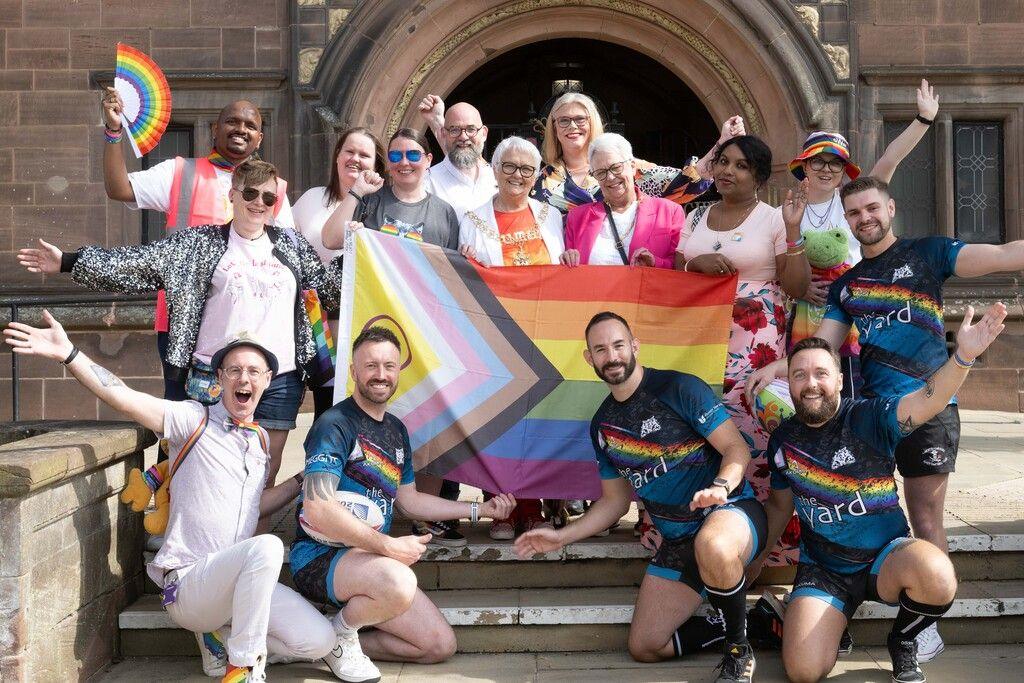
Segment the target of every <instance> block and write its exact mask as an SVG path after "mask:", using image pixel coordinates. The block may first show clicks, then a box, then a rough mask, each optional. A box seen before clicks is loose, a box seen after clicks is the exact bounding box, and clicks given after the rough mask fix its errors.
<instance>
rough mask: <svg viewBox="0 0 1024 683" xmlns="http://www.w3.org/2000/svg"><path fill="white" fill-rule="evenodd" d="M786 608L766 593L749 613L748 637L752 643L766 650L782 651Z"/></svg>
mask: <svg viewBox="0 0 1024 683" xmlns="http://www.w3.org/2000/svg"><path fill="white" fill-rule="evenodd" d="M785 612H786V607H785V606H784V605H783V604H782V603H781V602H780V601H779V599H778V598H776V597H775V596H774V595H772V594H771V593H770V592H769V591H765V592H764V594H763V595H761V597H759V598H758V599H757V602H756V603H754V606H753V607H752V608H751V609H750V611H749V612H747V637H748V638H749V639H750V642H751V643H752V644H754V645H756V646H757V647H758V649H764V650H781V649H782V619H783V615H784V614H785Z"/></svg>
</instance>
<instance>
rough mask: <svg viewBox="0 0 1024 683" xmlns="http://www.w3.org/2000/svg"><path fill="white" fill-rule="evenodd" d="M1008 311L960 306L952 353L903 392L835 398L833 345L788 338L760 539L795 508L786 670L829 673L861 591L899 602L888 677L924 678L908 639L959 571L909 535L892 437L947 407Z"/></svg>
mask: <svg viewBox="0 0 1024 683" xmlns="http://www.w3.org/2000/svg"><path fill="white" fill-rule="evenodd" d="M1005 318H1006V307H1005V306H1004V305H1003V304H1001V303H997V304H993V305H992V307H991V308H990V309H989V310H988V311H987V312H986V313H985V315H984V317H982V319H981V320H979V321H978V323H977V324H973V319H974V309H973V308H972V307H970V306H968V307H967V312H966V313H965V314H964V320H963V323H962V324H961V325H960V329H959V331H958V332H957V336H956V341H957V348H956V351H955V352H954V354H953V357H952V358H950V359H949V360H947V361H946V362H945V363H944V364H942V366H941V367H940V368H939V369H938V371H937V372H935V373H934V374H932V375H931V376H930V377H928V378H927V379H925V381H924V384H923V386H921V387H919V388H918V389H916V390H914V391H911V392H909V393H906V394H904V395H902V396H886V397H876V398H870V399H857V400H855V399H847V398H841V396H840V391H841V390H842V387H843V377H842V372H841V371H840V367H839V356H838V355H837V354H836V352H835V350H834V347H832V346H831V345H830V344H829V342H827V341H826V340H824V339H822V338H820V337H809V338H807V339H804V340H802V341H800V342H798V343H797V344H796V345H795V346H794V347H793V350H792V352H791V353H790V356H789V373H788V377H789V391H790V394H791V395H792V398H793V404H794V406H795V407H796V414H795V415H794V416H793V417H791V418H789V419H787V420H785V421H784V422H783V423H782V424H781V425H779V427H777V428H776V429H775V431H774V432H773V433H772V436H771V439H770V440H769V442H768V450H767V451H766V453H767V454H768V463H769V467H770V468H771V485H772V491H771V495H770V497H769V499H768V501H767V504H766V507H767V510H768V527H769V538H768V541H769V545H768V547H771V545H770V543H771V542H773V541H775V540H777V539H778V537H779V536H780V535H781V534H782V531H783V529H785V527H786V525H787V523H788V522H789V520H790V518H791V517H792V515H793V509H794V507H795V508H796V511H797V519H799V520H800V564H799V567H798V568H797V574H796V580H795V581H794V582H793V593H792V598H791V600H790V602H789V606H788V607H787V608H786V615H785V624H784V625H785V628H784V630H783V633H782V659H783V663H784V665H785V667H786V675H787V676H788V677H789V679H790V680H791V681H794V682H795V683H804V682H808V681H818V680H821V679H822V678H824V677H826V676H827V675H828V674H829V672H830V671H831V670H832V667H833V666H834V665H835V661H836V650H837V647H838V645H839V639H840V636H841V635H842V633H843V629H845V628H846V626H847V624H848V622H849V620H850V619H851V618H852V617H853V614H854V612H856V611H857V607H858V606H859V605H860V604H861V602H863V601H864V600H878V601H881V602H884V603H887V604H890V605H898V606H899V611H898V612H897V614H896V619H895V620H894V621H893V626H892V630H891V631H890V632H889V636H888V639H887V645H888V649H889V655H890V657H891V659H892V680H893V681H894V682H896V683H922V682H923V681H924V680H925V676H924V673H923V672H922V671H921V669H920V667H919V666H918V660H917V642H916V640H915V639H916V637H917V635H918V634H919V633H921V632H922V631H923V630H924V629H926V628H928V627H930V626H931V625H932V624H934V623H935V622H936V621H937V620H938V619H939V618H940V617H941V616H942V615H943V614H945V613H946V611H948V610H949V608H950V607H951V606H952V604H953V598H954V596H955V595H956V588H957V582H956V575H955V573H954V571H953V564H952V563H951V562H950V560H949V558H948V557H947V556H946V554H945V553H944V552H943V549H941V548H939V547H937V546H936V545H935V544H934V543H932V542H930V541H928V540H926V539H915V538H910V528H909V527H908V525H907V518H906V517H905V516H904V514H903V510H902V508H900V505H899V495H898V493H897V489H896V481H895V479H894V477H893V474H894V471H895V468H896V453H897V451H898V449H897V444H898V443H899V442H900V440H901V439H902V438H903V437H905V436H906V435H907V434H910V433H911V432H912V431H913V430H914V427H915V425H920V424H925V423H927V422H928V421H929V420H930V419H932V418H933V417H934V416H935V415H937V414H939V413H941V412H942V411H943V410H945V408H946V405H947V404H948V403H949V400H950V399H951V398H952V397H953V394H954V393H956V390H957V389H958V388H959V387H960V385H961V383H963V381H964V379H965V378H966V377H967V373H968V371H969V369H970V367H971V366H972V365H973V364H974V361H975V359H976V358H977V357H978V356H979V355H980V354H981V353H982V352H984V351H985V349H987V348H988V346H989V344H991V343H992V341H993V340H994V339H995V338H996V336H998V334H999V333H1000V332H1001V331H1002V330H1003V327H1004V326H1003V320H1004V319H1005ZM763 560H764V558H763V557H761V558H759V562H762V561H763Z"/></svg>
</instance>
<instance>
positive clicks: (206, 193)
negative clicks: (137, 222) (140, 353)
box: [153, 157, 288, 332]
mask: <svg viewBox="0 0 1024 683" xmlns="http://www.w3.org/2000/svg"><path fill="white" fill-rule="evenodd" d="M287 190H288V182H287V181H286V180H284V179H282V178H278V179H277V203H276V204H274V211H273V213H274V216H277V214H278V213H280V212H281V207H282V206H283V205H284V197H285V192H286V191H287ZM229 220H231V202H230V201H228V198H227V197H225V196H224V195H223V194H222V193H221V189H220V183H218V182H217V167H216V166H214V165H213V164H212V163H210V160H209V159H206V158H205V157H204V158H201V159H183V158H182V157H175V158H174V179H173V180H172V181H171V196H170V201H169V202H168V208H167V233H168V234H170V233H173V232H177V231H178V230H181V229H182V228H189V227H193V226H199V225H223V224H224V223H227V222H228V221H229ZM153 329H155V330H156V331H158V332H166V331H167V330H168V329H169V327H168V320H167V300H166V298H165V297H164V293H163V290H161V291H159V292H157V299H156V324H155V325H154V326H153Z"/></svg>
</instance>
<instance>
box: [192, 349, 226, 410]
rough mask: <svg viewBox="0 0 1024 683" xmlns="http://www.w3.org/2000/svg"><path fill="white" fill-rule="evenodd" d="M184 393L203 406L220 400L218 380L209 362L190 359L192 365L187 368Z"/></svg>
mask: <svg viewBox="0 0 1024 683" xmlns="http://www.w3.org/2000/svg"><path fill="white" fill-rule="evenodd" d="M185 395H186V396H188V397H189V398H190V399H192V400H193V401H199V402H200V403H202V404H203V405H204V406H212V405H215V404H216V403H217V402H218V401H220V382H218V381H217V373H216V372H215V371H214V369H213V367H212V366H210V364H209V363H204V362H202V361H201V360H196V359H193V360H192V367H190V368H189V369H188V377H187V378H186V379H185Z"/></svg>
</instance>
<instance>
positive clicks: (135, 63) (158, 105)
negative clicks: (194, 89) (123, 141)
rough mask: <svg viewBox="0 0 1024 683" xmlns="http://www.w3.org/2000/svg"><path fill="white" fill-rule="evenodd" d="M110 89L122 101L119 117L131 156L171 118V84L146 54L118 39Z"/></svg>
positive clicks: (149, 145)
mask: <svg viewBox="0 0 1024 683" xmlns="http://www.w3.org/2000/svg"><path fill="white" fill-rule="evenodd" d="M114 89H115V90H117V93H118V94H119V95H120V96H121V99H122V100H123V101H124V110H123V111H122V112H121V121H122V124H123V125H124V126H126V127H127V129H128V140H129V141H130V142H131V143H132V149H133V150H135V156H136V157H141V156H142V155H143V154H148V153H149V151H150V150H151V149H153V148H154V147H156V145H157V143H158V142H160V136H162V135H163V134H164V131H165V130H167V123H168V121H170V120H171V88H170V86H168V85H167V79H166V78H165V77H164V72H163V71H161V70H160V67H158V66H157V65H156V62H154V61H153V60H152V59H150V58H149V55H147V54H145V53H144V52H140V51H139V50H136V49H135V48H134V47H132V46H131V45H125V44H123V43H118V44H117V69H116V71H115V73H114Z"/></svg>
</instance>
